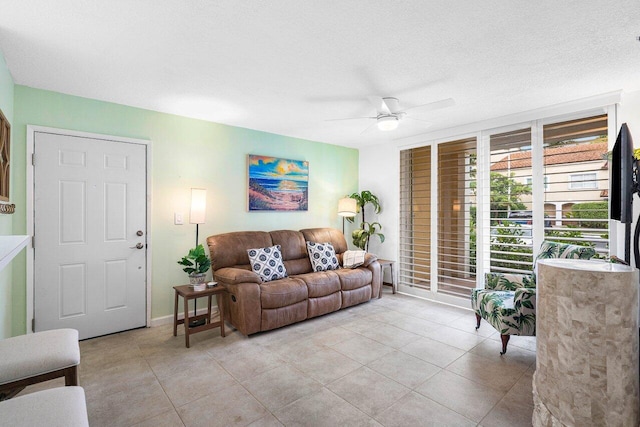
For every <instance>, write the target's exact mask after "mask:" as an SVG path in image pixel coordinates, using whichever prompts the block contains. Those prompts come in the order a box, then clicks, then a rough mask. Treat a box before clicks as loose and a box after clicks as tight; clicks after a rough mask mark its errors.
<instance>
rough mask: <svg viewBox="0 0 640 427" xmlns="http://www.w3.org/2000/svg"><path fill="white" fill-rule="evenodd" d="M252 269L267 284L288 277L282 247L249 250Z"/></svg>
mask: <svg viewBox="0 0 640 427" xmlns="http://www.w3.org/2000/svg"><path fill="white" fill-rule="evenodd" d="M247 255H249V262H250V263H251V269H252V270H253V271H254V272H255V273H257V274H258V275H259V276H260V278H261V279H262V280H263V281H265V282H270V281H271V280H277V279H283V278H285V277H287V270H286V269H285V268H284V264H283V263H282V253H281V252H280V245H275V246H269V247H268V248H254V249H247Z"/></svg>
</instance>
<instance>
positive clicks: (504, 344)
mask: <svg viewBox="0 0 640 427" xmlns="http://www.w3.org/2000/svg"><path fill="white" fill-rule="evenodd" d="M509 338H511V335H500V339H501V340H502V351H501V352H500V355H501V356H502V355H503V354H505V353H506V352H507V344H508V343H509Z"/></svg>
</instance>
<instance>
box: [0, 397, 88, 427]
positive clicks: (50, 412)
mask: <svg viewBox="0 0 640 427" xmlns="http://www.w3.org/2000/svg"><path fill="white" fill-rule="evenodd" d="M88 425H89V419H88V418H87V403H86V401H85V397H84V390H83V389H82V387H58V388H52V389H49V390H43V391H38V392H36V393H31V394H27V395H25V396H20V397H16V398H13V399H10V400H5V401H3V402H0V426H7V427H8V426H11V427H22V426H24V427H27V426H29V427H32V426H47V427H80V426H88Z"/></svg>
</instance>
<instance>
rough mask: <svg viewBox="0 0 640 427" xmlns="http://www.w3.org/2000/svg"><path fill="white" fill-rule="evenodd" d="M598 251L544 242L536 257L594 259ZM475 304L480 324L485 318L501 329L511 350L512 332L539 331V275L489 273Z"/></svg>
mask: <svg viewBox="0 0 640 427" xmlns="http://www.w3.org/2000/svg"><path fill="white" fill-rule="evenodd" d="M595 254H596V252H595V250H594V249H593V248H590V247H586V246H578V245H570V244H564V243H558V242H549V241H545V242H543V244H542V246H541V247H540V253H539V254H538V256H537V257H536V261H537V260H539V259H545V258H574V259H591V258H592V257H593V256H595ZM471 306H472V308H473V310H474V311H475V313H476V320H477V326H476V329H478V328H480V321H481V319H485V320H486V321H487V322H489V324H490V325H491V326H493V327H494V328H495V329H496V330H497V331H498V332H500V338H501V340H502V351H501V352H500V354H501V355H502V354H505V353H506V352H507V344H508V342H509V338H510V337H511V335H523V336H535V334H536V276H535V273H534V274H516V273H487V274H486V275H485V287H484V289H474V290H473V291H472V294H471Z"/></svg>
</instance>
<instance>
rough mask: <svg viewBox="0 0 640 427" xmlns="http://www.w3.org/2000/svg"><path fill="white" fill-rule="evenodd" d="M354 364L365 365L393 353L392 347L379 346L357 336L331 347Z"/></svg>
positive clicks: (368, 339) (375, 342)
mask: <svg viewBox="0 0 640 427" xmlns="http://www.w3.org/2000/svg"><path fill="white" fill-rule="evenodd" d="M331 348H333V349H334V350H336V351H339V352H340V353H342V354H344V355H345V356H347V357H350V358H351V359H353V360H355V361H356V362H359V363H362V364H363V365H364V364H367V363H369V362H373V361H374V360H377V359H379V358H381V357H382V356H384V355H385V354H387V353H391V352H392V351H393V348H392V347H389V346H386V345H383V344H380V343H379V342H377V341H374V340H372V339H370V338H367V337H363V336H358V337H355V338H353V339H351V340H348V341H343V342H340V343H338V344H334V345H332V346H331Z"/></svg>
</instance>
